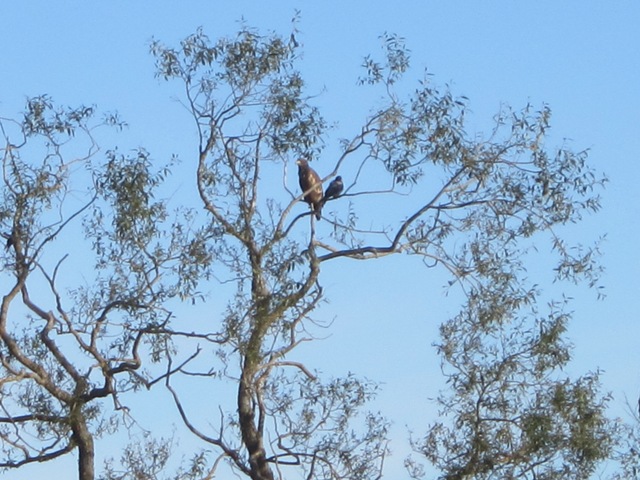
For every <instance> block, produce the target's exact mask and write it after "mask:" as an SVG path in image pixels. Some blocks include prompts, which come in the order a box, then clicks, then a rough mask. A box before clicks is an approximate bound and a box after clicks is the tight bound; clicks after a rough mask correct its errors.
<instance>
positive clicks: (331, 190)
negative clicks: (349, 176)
mask: <svg viewBox="0 0 640 480" xmlns="http://www.w3.org/2000/svg"><path fill="white" fill-rule="evenodd" d="M342 190H344V183H342V177H341V176H340V175H338V176H337V177H336V178H334V179H333V180H332V181H331V183H330V184H329V186H328V187H327V189H326V190H325V192H324V198H323V199H322V204H323V205H324V204H325V203H326V201H327V200H329V199H331V198H338V197H339V196H340V194H341V193H342Z"/></svg>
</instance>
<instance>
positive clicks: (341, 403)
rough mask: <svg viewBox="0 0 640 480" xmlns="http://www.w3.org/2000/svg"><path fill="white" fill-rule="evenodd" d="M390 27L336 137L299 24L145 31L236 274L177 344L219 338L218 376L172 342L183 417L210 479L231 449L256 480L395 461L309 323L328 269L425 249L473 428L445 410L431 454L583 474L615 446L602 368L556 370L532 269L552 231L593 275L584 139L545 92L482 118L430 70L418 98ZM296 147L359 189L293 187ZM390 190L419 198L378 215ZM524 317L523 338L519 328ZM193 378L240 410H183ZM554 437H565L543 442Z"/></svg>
mask: <svg viewBox="0 0 640 480" xmlns="http://www.w3.org/2000/svg"><path fill="white" fill-rule="evenodd" d="M382 40H383V47H384V48H383V55H382V58H381V59H377V58H376V57H375V56H367V57H366V58H365V59H364V61H363V67H364V73H363V76H362V77H361V78H360V79H358V83H359V84H360V85H361V86H362V88H365V89H377V91H379V92H380V96H379V98H378V100H377V101H376V107H375V108H373V109H372V110H371V111H370V112H369V113H368V114H367V115H365V116H363V117H362V118H361V119H360V120H359V122H358V121H357V119H355V121H356V123H357V124H358V125H359V126H358V127H357V128H356V129H355V130H354V131H353V132H352V133H351V134H350V136H348V137H347V138H345V139H333V138H331V130H330V129H328V128H327V124H328V123H329V122H327V121H326V120H325V119H324V118H323V116H322V115H321V112H320V108H319V107H318V106H317V105H316V104H315V102H317V100H316V99H315V98H314V96H313V95H311V94H310V93H309V92H308V91H307V87H306V86H305V81H304V79H303V75H302V73H301V71H300V70H299V69H298V65H299V60H300V58H299V57H300V53H299V52H300V44H299V42H298V41H297V38H296V32H295V31H294V32H293V33H292V34H291V35H290V36H281V35H278V34H276V33H273V34H261V33H259V32H256V31H254V30H252V29H251V28H248V27H242V28H241V29H240V31H239V32H238V33H237V35H235V36H233V37H226V38H221V39H219V40H215V41H212V40H211V39H209V38H208V37H207V35H206V34H205V33H204V32H203V31H202V30H198V31H197V32H196V33H195V34H193V35H190V36H188V37H187V38H185V39H184V40H183V41H182V42H180V44H179V45H178V46H176V47H171V46H166V45H164V44H162V43H161V42H160V41H154V42H153V43H152V45H151V51H152V54H153V55H154V56H155V59H156V67H157V76H158V77H160V78H162V79H165V80H167V81H174V82H176V81H177V83H178V84H179V85H180V88H181V91H182V94H181V95H182V96H181V99H182V103H183V105H184V106H185V107H186V110H187V112H188V114H189V115H190V117H191V119H192V126H193V129H194V131H195V132H196V134H197V139H198V145H197V155H195V156H194V158H193V159H192V160H190V161H189V160H187V161H186V162H185V163H186V165H188V166H189V167H190V168H191V169H192V172H193V178H194V189H195V190H196V191H197V195H198V202H199V203H200V204H201V206H202V207H203V208H204V211H205V212H206V215H207V216H208V221H207V222H206V223H207V224H208V228H209V229H210V230H209V232H210V235H211V237H212V238H211V241H210V242H207V243H206V244H207V245H208V246H209V247H210V252H211V257H210V258H211V262H212V263H211V268H212V272H214V273H213V274H214V275H215V276H216V278H218V279H219V280H220V281H221V282H223V283H224V284H225V286H227V287H228V286H229V285H232V286H233V288H234V289H235V292H234V293H233V294H232V296H231V298H230V299H229V301H228V303H227V307H226V310H225V312H224V313H223V314H222V315H220V316H219V318H213V319H211V321H210V322H208V323H207V325H200V326H199V328H200V329H201V330H199V331H197V332H195V331H194V332H193V333H192V334H191V335H188V334H186V333H185V332H181V333H178V332H176V333H178V336H179V337H180V339H181V341H182V340H184V339H185V338H189V337H191V338H193V339H196V340H197V341H198V342H199V343H202V342H204V341H206V340H211V341H212V342H215V348H213V349H210V351H212V352H213V351H215V353H216V354H215V355H212V356H211V357H209V360H207V361H206V362H205V363H206V364H207V368H206V369H204V370H202V371H196V369H195V368H194V365H196V363H195V361H196V356H198V355H199V356H200V360H201V359H202V355H205V354H204V353H202V354H201V350H195V353H192V352H194V351H193V350H184V351H182V352H177V353H176V352H171V353H168V358H169V363H168V364H167V368H166V373H165V376H164V379H165V382H164V383H165V385H166V387H167V388H168V390H169V391H170V393H171V395H172V397H173V399H174V401H175V404H176V406H177V409H178V411H179V413H180V415H181V417H182V419H183V421H184V423H185V425H186V426H187V427H188V429H190V430H191V432H192V433H194V434H195V435H196V436H197V437H198V438H200V439H201V440H202V441H203V442H205V444H208V445H209V448H212V449H213V451H215V452H217V454H216V456H215V457H214V458H213V459H210V460H208V461H207V460H203V459H202V458H199V462H200V463H199V472H200V474H201V475H202V476H206V478H213V477H214V476H215V475H216V472H218V471H219V470H218V469H219V468H221V464H222V463H226V464H227V465H228V466H229V467H230V468H232V469H233V470H234V471H235V472H237V473H238V474H240V475H244V476H246V477H249V478H252V479H253V480H270V479H274V478H292V477H294V476H301V477H304V478H309V479H311V478H327V479H339V478H350V479H357V478H363V479H364V478H367V479H368V478H379V477H381V476H382V473H383V464H384V459H385V457H386V455H387V454H388V450H387V442H388V438H387V427H388V424H387V423H386V420H385V419H383V418H382V417H380V416H379V415H377V414H373V413H367V412H366V402H367V400H368V399H369V398H370V397H371V395H373V394H374V393H375V387H374V386H372V385H371V384H369V383H368V382H365V381H362V380H360V379H358V378H357V377H355V376H351V375H350V376H348V377H346V378H337V379H329V380H323V379H321V378H319V377H318V375H317V374H316V373H315V371H314V368H313V366H312V365H308V364H306V363H305V362H304V361H302V360H299V359H297V358H296V357H295V352H296V348H297V347H298V346H299V345H300V344H301V343H302V342H304V341H308V340H311V339H312V337H313V334H312V332H313V320H312V312H314V311H315V310H316V309H317V308H318V306H319V305H320V302H321V300H322V298H323V294H324V292H323V288H322V286H321V279H322V270H323V266H325V265H326V264H327V262H343V263H345V264H346V263H347V262H350V261H353V260H361V261H362V260H372V259H376V258H380V257H382V256H386V255H392V254H399V253H404V254H408V255H412V256H414V257H416V261H422V262H423V263H424V264H425V268H426V270H425V274H428V272H429V269H431V268H442V269H445V271H447V272H448V273H449V274H450V275H451V282H450V284H451V286H452V288H459V289H460V291H462V292H463V293H464V295H465V298H467V301H466V302H465V303H464V305H463V309H462V311H461V313H460V315H459V316H458V317H456V318H454V319H452V320H451V321H450V322H448V323H445V324H443V327H442V328H443V340H442V344H441V345H440V347H439V349H440V352H441V353H442V355H443V359H444V361H445V362H450V363H451V365H452V369H453V373H450V375H451V377H450V378H451V382H452V386H453V388H454V393H455V395H454V396H453V397H451V398H448V397H446V395H444V394H443V397H441V401H442V402H443V403H442V404H443V409H444V411H445V413H447V414H450V415H452V416H454V417H456V415H457V417H456V418H457V419H458V420H457V421H458V423H456V426H457V428H461V429H462V430H460V431H459V432H453V433H452V432H449V431H446V427H445V426H444V425H443V424H436V425H434V426H433V429H432V430H431V432H430V433H429V434H428V435H427V437H426V443H424V444H422V443H421V442H420V441H419V440H415V443H414V446H415V447H416V449H417V450H419V451H421V452H423V453H424V454H425V455H426V456H427V458H428V459H429V460H432V461H433V462H434V463H435V465H436V466H438V467H440V468H441V469H442V471H443V475H444V476H445V477H446V478H476V476H478V478H480V476H481V475H484V476H485V477H487V478H488V477H489V476H490V475H489V473H492V474H493V475H494V477H495V478H498V477H499V476H500V475H501V474H503V473H504V472H506V471H507V470H505V469H506V468H507V467H506V466H504V465H509V466H510V468H511V469H510V470H508V474H509V475H511V476H512V477H513V478H517V477H523V478H552V477H550V476H545V475H546V473H545V472H551V471H554V472H555V471H556V470H553V469H554V468H555V467H554V466H555V465H557V464H558V463H560V464H561V465H562V468H565V469H568V470H569V471H571V470H572V469H575V470H573V471H574V476H576V477H580V476H581V475H583V474H584V473H585V472H590V471H592V468H593V467H594V465H596V464H597V462H598V461H599V460H601V459H602V458H605V457H606V456H607V455H608V452H609V447H610V444H609V443H608V442H606V441H602V443H601V444H600V445H598V446H594V442H598V441H601V440H603V438H605V436H606V433H607V432H608V431H610V432H611V431H612V429H613V428H614V426H613V424H610V423H609V422H608V421H607V419H606V417H604V415H603V408H604V407H603V406H604V404H605V403H606V402H605V399H603V398H601V397H600V396H599V394H598V385H597V381H596V377H595V376H586V377H584V378H580V379H577V380H566V381H565V380H560V379H557V380H556V379H554V377H553V376H551V377H550V376H546V374H548V373H549V372H555V371H556V370H557V368H559V367H561V366H563V365H564V363H566V361H567V359H568V357H567V355H568V353H567V352H568V350H567V349H566V346H564V344H563V343H562V335H563V333H564V331H563V328H564V321H563V318H564V317H563V316H562V315H559V314H558V313H557V312H555V311H554V312H552V314H550V318H549V320H548V321H546V320H545V321H542V320H541V319H540V316H539V315H533V314H529V315H527V314H526V312H525V310H526V309H527V308H532V306H535V305H537V302H538V298H539V291H538V290H537V288H535V287H534V286H533V285H529V284H528V283H527V279H526V275H525V271H524V269H525V266H526V262H527V260H528V258H529V256H531V255H533V252H532V250H533V246H534V244H535V246H537V247H539V248H542V244H543V242H548V244H549V245H550V250H551V251H552V252H553V258H554V262H555V267H553V268H554V271H555V275H556V278H557V279H559V280H570V281H576V282H578V281H586V282H587V283H588V284H589V285H591V286H594V285H595V284H596V282H597V278H598V275H599V273H600V267H599V264H598V260H597V248H596V247H595V246H589V245H585V246H581V247H579V248H578V246H576V245H572V244H570V243H568V242H567V241H566V240H564V239H563V238H562V235H561V229H560V227H561V226H563V225H565V224H569V223H574V222H577V221H579V220H580V219H581V217H582V215H584V214H585V213H588V212H593V211H596V210H598V208H599V198H598V193H597V188H598V187H599V186H600V185H601V184H602V183H603V181H604V179H603V178H601V177H599V176H598V175H597V174H596V173H595V172H594V171H593V170H592V169H591V168H590V167H589V165H588V163H587V152H586V151H574V150H572V149H571V148H570V147H569V146H567V145H562V146H560V147H549V146H547V145H546V139H547V133H548V128H549V122H550V117H551V112H550V109H549V108H548V107H547V106H544V105H543V106H542V107H541V108H540V109H535V108H533V107H532V106H530V105H527V106H526V107H524V108H523V109H521V110H516V109H510V108H504V109H503V110H502V111H501V112H499V113H498V114H497V115H496V117H495V118H494V119H493V125H492V128H491V129H490V130H489V133H487V134H485V135H476V134H470V133H468V132H467V131H466V113H467V110H468V101H467V99H466V98H464V97H456V96H454V95H453V94H452V93H451V92H450V91H449V90H448V89H440V88H437V87H436V86H434V85H433V84H432V83H431V80H430V78H429V76H426V77H425V78H424V79H423V80H421V81H419V82H417V84H416V86H415V88H413V89H412V91H410V92H408V93H407V91H406V87H405V85H406V80H405V78H404V77H405V76H406V73H407V71H409V67H410V57H409V51H408V50H407V49H406V47H405V45H404V42H403V40H402V39H401V38H399V37H397V36H394V35H385V36H383V37H382ZM348 120H349V124H352V123H353V122H354V119H353V118H350V119H348ZM176 121H177V120H176ZM331 123H333V122H331ZM327 146H331V147H332V148H326V147H327ZM331 150H333V151H335V152H337V153H335V154H330V153H327V152H328V151H331ZM300 158H303V159H305V160H307V161H309V162H310V163H311V164H312V165H313V167H314V169H315V170H316V171H318V172H319V173H320V176H321V177H322V181H323V182H324V183H325V184H328V182H329V180H330V179H332V178H334V177H336V176H337V175H340V176H341V177H342V179H343V182H344V187H345V188H344V192H343V194H342V195H340V196H338V197H337V198H332V199H330V200H329V202H330V203H329V202H328V204H327V207H326V208H325V209H324V214H323V215H324V216H323V217H322V218H321V219H320V220H316V219H315V218H314V217H313V215H311V212H309V211H307V209H306V208H304V204H303V203H301V200H302V199H303V196H304V194H305V193H307V192H302V191H300V189H298V188H297V186H296V185H295V177H296V176H295V172H293V171H292V170H294V169H295V164H296V161H297V160H298V159H300ZM317 165H319V166H317ZM292 179H294V180H292ZM292 182H293V186H292ZM381 185H382V187H381ZM396 193H397V194H402V196H403V197H402V198H404V199H405V200H406V201H405V202H404V203H403V206H404V207H403V208H405V210H404V213H400V214H398V215H397V216H394V217H385V216H384V214H379V213H378V212H379V209H375V208H371V205H372V203H373V202H375V201H376V199H378V198H380V197H382V198H386V197H385V196H393V194H396ZM334 202H335V203H334ZM329 207H331V208H329ZM333 207H335V208H333ZM328 211H332V212H333V213H332V214H331V215H327V213H326V212H328ZM435 300H436V299H435V298H434V301H435ZM523 319H524V320H523ZM514 322H515V323H514ZM518 322H524V323H518ZM527 322H528V323H527ZM512 325H516V326H518V325H519V327H518V328H520V330H519V331H521V332H522V331H524V332H526V335H515V334H514V333H513V331H511V333H509V332H510V330H509V329H510V328H516V327H513V326H512ZM535 325H538V326H539V331H536V330H535ZM167 334H168V335H169V336H171V332H170V329H168V330H167ZM509 335H512V337H513V338H512V337H509ZM174 338H175V337H174ZM514 338H515V339H517V340H518V341H521V342H522V343H521V344H516V342H515V340H514ZM484 346H486V349H485V348H484ZM478 358H480V359H481V360H482V362H484V363H482V362H481V363H479V364H478V365H476V364H475V363H474V361H475V360H477V359H478ZM212 365H216V366H212ZM398 367H399V368H400V366H398ZM434 368H438V367H437V366H434ZM185 376H188V377H190V378H196V379H202V378H203V377H207V376H208V377H209V378H210V380H219V381H220V382H221V385H222V384H228V382H231V383H232V385H234V387H235V388H234V390H235V392H234V393H233V394H232V398H233V403H234V405H232V406H229V404H228V403H225V401H224V400H223V398H222V396H223V393H222V392H224V391H225V390H224V389H223V388H222V387H220V388H219V389H216V388H215V387H211V390H210V393H209V394H208V395H210V398H211V401H212V402H213V403H214V404H215V403H219V404H220V407H219V408H218V409H216V408H212V409H211V411H209V412H202V411H201V410H198V411H194V410H190V409H189V407H188V405H187V404H186V403H185V396H186V394H187V390H186V388H185V389H184V390H182V389H181V388H180V386H179V385H178V384H177V379H178V378H184V377H185ZM196 381H201V380H196ZM225 382H226V383H225ZM205 384H206V383H201V385H205ZM461 391H464V392H463V393H464V395H459V394H460V392H461ZM203 394H204V393H203ZM474 395H475V396H474ZM478 395H480V396H479V397H478ZM225 405H226V406H225ZM521 407H522V408H521ZM493 410H497V411H499V413H500V419H499V420H498V419H493V417H495V415H497V413H496V412H494V411H493ZM585 412H591V414H590V415H586V413H585ZM494 413H495V415H494ZM556 416H557V418H558V419H559V420H557V422H558V423H557V425H549V424H548V422H549V421H550V419H551V418H555V417H556ZM488 417H491V418H492V419H493V420H494V422H493V423H491V422H489V421H488V420H489V418H488ZM554 421H556V420H554ZM490 425H491V426H490ZM485 426H486V428H485ZM419 427H421V426H414V428H419ZM569 430H570V431H569ZM446 434H449V435H453V438H452V439H451V440H449V441H446V440H445V439H446V438H447V437H446ZM580 435H583V437H584V438H583V437H580ZM551 437H552V438H553V439H554V442H553V443H551V444H549V445H552V446H553V447H554V448H556V449H557V450H554V451H553V452H551V451H549V450H548V448H549V447H548V446H546V444H545V442H546V441H547V440H548V439H549V438H551ZM582 441H583V442H591V443H590V444H589V445H583V444H581V443H580V442H582ZM468 442H472V444H473V445H476V443H473V442H479V446H477V447H476V446H469V445H468ZM480 443H481V444H482V445H480ZM408 464H409V466H410V467H411V473H412V474H413V475H414V476H419V468H418V467H417V464H416V463H414V461H413V460H410V461H409V463H408ZM488 472H489V473H488ZM482 478H484V477H482ZM500 478H505V477H500ZM509 478H511V477H509Z"/></svg>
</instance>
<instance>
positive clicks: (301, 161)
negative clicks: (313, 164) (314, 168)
mask: <svg viewBox="0 0 640 480" xmlns="http://www.w3.org/2000/svg"><path fill="white" fill-rule="evenodd" d="M296 165H298V166H299V167H307V166H308V165H309V162H307V161H306V160H305V159H304V158H299V159H298V160H296Z"/></svg>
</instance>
